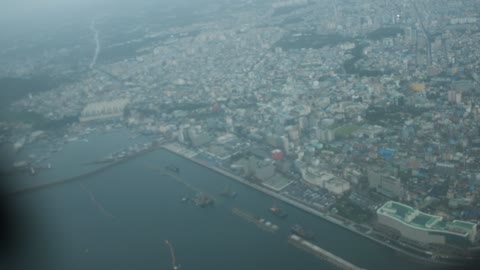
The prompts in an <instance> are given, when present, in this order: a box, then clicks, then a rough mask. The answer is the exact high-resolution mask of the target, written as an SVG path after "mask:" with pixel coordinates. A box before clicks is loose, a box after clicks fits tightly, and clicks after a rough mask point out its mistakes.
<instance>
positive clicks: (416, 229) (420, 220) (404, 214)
mask: <svg viewBox="0 0 480 270" xmlns="http://www.w3.org/2000/svg"><path fill="white" fill-rule="evenodd" d="M377 217H378V222H379V223H381V224H383V225H386V226H389V227H391V228H394V229H396V230H398V231H399V232H400V234H401V236H403V237H405V238H408V239H411V240H413V241H416V242H420V243H423V244H430V243H434V244H461V245H465V244H469V243H474V242H476V241H477V240H478V239H477V224H475V223H472V222H467V221H460V220H453V221H451V222H450V221H446V220H444V219H443V217H441V216H435V215H430V214H426V213H423V212H420V211H419V210H418V209H415V208H413V207H410V206H408V205H404V204H401V203H398V202H394V201H389V202H387V203H385V204H384V205H383V206H382V207H380V208H378V209H377Z"/></svg>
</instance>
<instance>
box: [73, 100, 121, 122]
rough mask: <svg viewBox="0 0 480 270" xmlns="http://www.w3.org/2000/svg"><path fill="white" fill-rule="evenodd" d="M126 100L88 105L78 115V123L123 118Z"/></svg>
mask: <svg viewBox="0 0 480 270" xmlns="http://www.w3.org/2000/svg"><path fill="white" fill-rule="evenodd" d="M128 103H129V100H128V99H116V100H112V101H104V102H95V103H90V104H88V105H87V106H85V108H84V109H83V110H82V112H81V113H80V118H79V120H80V122H87V121H92V120H98V119H109V118H115V117H120V116H123V111H124V110H125V107H126V106H127V105H128Z"/></svg>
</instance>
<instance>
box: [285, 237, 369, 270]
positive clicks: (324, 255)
mask: <svg viewBox="0 0 480 270" xmlns="http://www.w3.org/2000/svg"><path fill="white" fill-rule="evenodd" d="M288 242H289V243H290V244H292V245H294V246H295V247H297V248H299V249H302V250H305V251H306V252H308V253H311V254H313V255H315V256H317V257H319V258H321V259H323V260H325V261H327V262H328V263H330V264H332V265H333V266H335V267H336V268H338V269H341V270H364V269H363V268H360V267H358V266H356V265H354V264H352V263H350V262H348V261H346V260H344V259H342V258H340V257H338V256H336V255H334V254H332V253H330V252H328V251H326V250H325V249H323V248H321V247H319V246H317V245H315V244H313V243H311V242H309V241H307V240H305V239H303V238H301V237H300V236H297V235H290V236H289V237H288Z"/></svg>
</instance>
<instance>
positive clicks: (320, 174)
mask: <svg viewBox="0 0 480 270" xmlns="http://www.w3.org/2000/svg"><path fill="white" fill-rule="evenodd" d="M301 172H302V177H303V180H305V182H307V184H309V185H311V186H315V187H321V188H324V189H326V190H328V191H329V192H331V193H333V194H335V195H342V194H343V193H345V192H347V191H349V190H350V183H349V182H348V181H346V180H343V179H340V178H338V177H336V176H334V175H333V174H331V173H328V172H325V171H320V170H319V169H316V168H312V167H308V168H307V169H302V170H301Z"/></svg>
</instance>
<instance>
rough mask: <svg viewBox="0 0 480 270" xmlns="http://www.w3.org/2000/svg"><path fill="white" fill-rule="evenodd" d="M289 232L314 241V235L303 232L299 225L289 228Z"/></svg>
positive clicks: (310, 232) (309, 232)
mask: <svg viewBox="0 0 480 270" xmlns="http://www.w3.org/2000/svg"><path fill="white" fill-rule="evenodd" d="M290 231H291V232H292V233H294V234H296V235H298V236H300V237H302V238H303V239H306V240H315V234H314V233H313V232H312V231H307V230H305V229H304V228H303V227H302V226H301V225H299V224H295V225H293V226H292V227H291V228H290Z"/></svg>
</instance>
